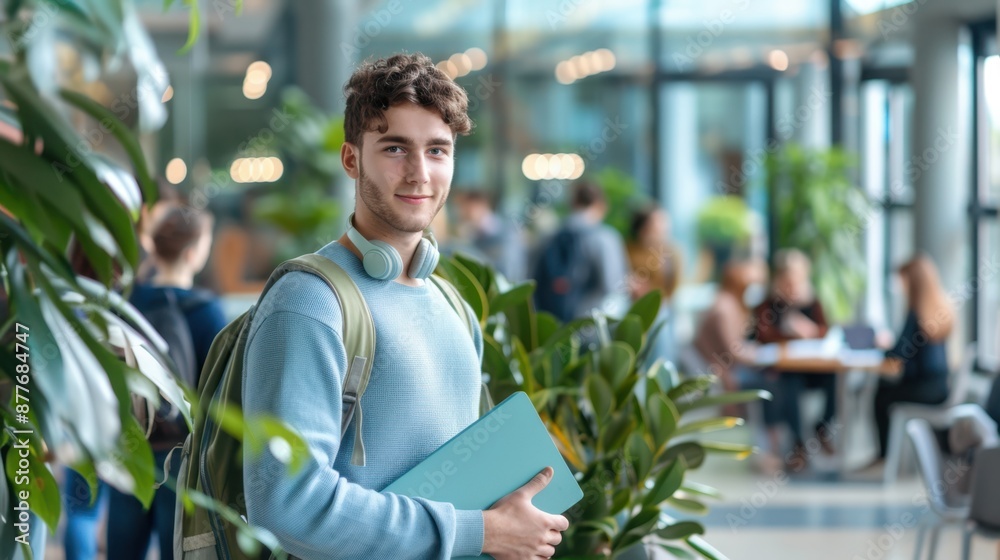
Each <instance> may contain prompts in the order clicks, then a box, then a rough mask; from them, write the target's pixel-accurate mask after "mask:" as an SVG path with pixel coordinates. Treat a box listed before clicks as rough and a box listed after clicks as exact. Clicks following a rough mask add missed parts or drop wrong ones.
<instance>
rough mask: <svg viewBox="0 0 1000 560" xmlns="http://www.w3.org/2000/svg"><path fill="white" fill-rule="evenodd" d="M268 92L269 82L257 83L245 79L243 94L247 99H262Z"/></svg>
mask: <svg viewBox="0 0 1000 560" xmlns="http://www.w3.org/2000/svg"><path fill="white" fill-rule="evenodd" d="M266 92H267V82H263V83H255V82H251V81H248V80H244V81H243V95H244V96H246V98H247V99H260V98H261V97H264V93H266Z"/></svg>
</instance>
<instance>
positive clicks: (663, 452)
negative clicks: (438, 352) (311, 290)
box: [439, 255, 770, 558]
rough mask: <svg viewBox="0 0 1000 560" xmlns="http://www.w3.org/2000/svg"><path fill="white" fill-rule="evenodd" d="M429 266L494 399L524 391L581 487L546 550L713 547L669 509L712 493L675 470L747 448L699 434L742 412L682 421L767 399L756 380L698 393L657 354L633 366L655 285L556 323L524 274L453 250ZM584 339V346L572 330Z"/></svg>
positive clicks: (603, 552)
mask: <svg viewBox="0 0 1000 560" xmlns="http://www.w3.org/2000/svg"><path fill="white" fill-rule="evenodd" d="M439 271H441V272H442V273H443V274H445V275H446V276H447V277H448V278H449V279H450V280H451V281H452V282H453V283H454V284H455V285H456V286H457V287H458V289H459V291H460V292H461V293H462V295H463V297H465V299H466V301H468V302H469V305H470V306H471V307H472V309H473V310H474V311H475V313H476V314H477V315H478V317H479V319H480V323H481V325H482V326H483V340H484V349H483V370H484V372H486V373H487V374H488V376H489V387H490V392H491V394H492V396H493V398H494V400H497V401H499V400H502V399H504V398H506V397H507V396H509V395H510V394H511V393H513V392H515V391H524V392H525V393H527V394H528V396H529V397H530V398H531V400H532V402H533V403H534V405H535V408H536V409H537V410H538V412H539V414H540V415H541V416H542V418H543V420H544V421H545V423H546V425H547V426H548V429H549V432H550V434H551V435H552V437H553V440H554V441H555V442H556V445H557V447H558V448H559V450H560V452H561V453H562V455H563V457H564V458H565V459H566V462H567V463H568V464H569V466H570V467H571V469H572V470H573V471H575V473H576V474H577V477H578V480H579V482H580V485H581V486H582V487H583V489H584V498H583V500H582V501H581V502H580V503H579V504H578V505H577V506H574V508H572V509H571V510H570V511H569V512H568V513H567V516H568V517H569V519H570V529H569V530H568V531H567V532H566V534H565V537H564V540H563V543H562V544H561V545H560V546H559V548H558V549H557V557H572V558H616V557H620V556H622V555H623V554H627V553H629V552H630V551H634V548H635V547H636V546H638V545H640V543H641V541H642V539H643V538H645V537H647V536H649V535H656V536H657V537H659V539H658V540H657V545H658V546H661V547H663V548H664V549H665V550H667V551H668V552H671V553H672V554H674V555H675V556H678V557H682V558H686V557H691V552H690V550H694V551H695V552H697V553H699V554H701V555H702V556H704V557H706V558H722V555H721V554H719V553H718V552H717V551H715V550H714V549H713V548H712V547H711V546H710V545H708V544H707V543H706V542H705V541H703V540H701V538H700V537H699V535H701V534H702V533H704V527H703V526H702V525H701V524H700V523H698V522H695V521H676V520H674V519H673V518H672V517H671V516H670V512H671V511H673V512H678V511H679V512H693V513H704V512H705V511H706V506H705V505H704V504H703V503H702V500H703V499H704V498H713V497H717V495H718V494H717V493H716V492H715V491H714V490H713V489H711V488H707V487H705V486H703V485H700V484H697V483H694V482H692V481H688V480H685V479H686V473H687V472H688V471H691V470H695V469H697V468H698V467H700V466H701V465H702V463H703V462H704V461H705V457H706V454H707V453H723V454H727V455H731V456H735V457H738V458H742V457H745V456H747V455H748V454H749V453H751V452H752V448H751V447H749V446H745V445H738V444H730V443H721V442H709V441H702V440H701V439H699V437H698V436H699V435H700V434H702V433H705V432H711V431H716V430H725V429H728V428H731V427H733V426H736V425H738V424H741V423H742V419H740V418H735V417H724V418H704V419H700V420H695V421H687V422H685V421H684V420H685V415H686V414H688V413H690V412H692V411H695V410H698V409H704V408H706V407H713V406H718V405H722V404H727V403H739V402H748V401H751V400H756V399H758V398H769V396H770V395H769V394H768V393H766V392H764V391H746V392H739V393H729V394H723V395H717V396H709V395H708V390H709V388H710V387H711V386H712V384H713V383H714V382H715V379H714V378H712V377H709V376H703V377H696V378H691V379H686V380H681V378H680V376H679V375H678V374H677V372H676V370H675V369H674V368H673V367H672V366H671V365H670V364H667V363H664V362H662V361H657V362H656V363H655V364H654V365H653V366H652V367H650V368H649V369H648V370H641V369H638V368H639V366H637V364H642V363H644V362H645V358H646V354H647V353H648V352H649V348H650V347H649V346H648V345H647V341H648V340H650V339H651V338H652V336H650V335H651V334H653V333H651V329H652V326H653V322H654V320H655V318H656V314H657V310H658V309H659V306H660V295H659V292H655V291H654V292H651V293H650V294H648V295H647V296H645V297H644V298H642V299H640V300H639V301H637V302H636V303H635V304H634V305H633V306H632V308H631V309H630V310H629V311H628V313H626V314H625V316H624V317H623V318H621V319H616V318H611V317H606V316H603V315H595V317H594V318H593V319H581V320H577V321H573V322H571V323H568V324H565V325H560V324H559V323H558V322H557V320H556V319H555V318H554V317H553V316H552V315H550V314H548V313H544V312H536V311H535V309H534V306H533V303H532V298H531V295H532V293H533V292H534V283H533V282H525V283H521V284H517V285H514V286H510V285H509V284H508V283H507V282H506V280H505V279H504V278H503V277H502V276H499V275H497V274H496V273H495V272H494V271H493V270H492V269H490V268H489V267H488V266H485V265H483V264H481V263H479V262H477V261H474V260H472V259H469V258H466V257H464V256H461V255H457V256H455V257H453V258H451V259H445V260H442V262H441V264H440V268H439ZM592 339H596V340H597V342H596V343H594V344H591V345H588V346H585V345H584V343H583V341H586V340H592Z"/></svg>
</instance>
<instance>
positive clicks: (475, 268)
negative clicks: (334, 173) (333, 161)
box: [337, 127, 496, 293]
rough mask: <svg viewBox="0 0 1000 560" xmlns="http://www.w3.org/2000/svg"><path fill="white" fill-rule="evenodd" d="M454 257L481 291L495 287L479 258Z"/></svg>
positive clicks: (486, 267) (491, 272) (491, 271)
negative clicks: (474, 279) (472, 277)
mask: <svg viewBox="0 0 1000 560" xmlns="http://www.w3.org/2000/svg"><path fill="white" fill-rule="evenodd" d="M341 128H343V127H341ZM337 146H338V147H337V151H338V152H339V151H340V147H339V146H340V144H337ZM337 165H340V161H339V160H338V161H337ZM454 259H455V261H456V262H458V263H459V264H461V265H462V266H464V267H465V268H467V269H468V270H469V272H471V273H472V276H474V277H475V278H476V281H477V282H479V285H480V286H481V287H482V288H483V292H486V293H489V292H490V291H492V290H495V289H496V286H495V285H494V284H495V282H494V271H493V269H492V268H490V267H488V266H486V265H485V264H483V263H482V262H481V261H479V260H476V259H474V258H472V257H470V256H468V255H464V254H462V253H461V252H459V253H456V254H455V256H454Z"/></svg>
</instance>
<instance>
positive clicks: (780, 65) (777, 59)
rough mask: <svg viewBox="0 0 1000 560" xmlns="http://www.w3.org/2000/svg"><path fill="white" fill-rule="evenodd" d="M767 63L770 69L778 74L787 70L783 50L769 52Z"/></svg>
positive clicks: (785, 55)
mask: <svg viewBox="0 0 1000 560" xmlns="http://www.w3.org/2000/svg"><path fill="white" fill-rule="evenodd" d="M767 62H768V64H770V65H771V68H774V69H775V70H777V71H779V72H784V71H785V70H788V55H787V54H785V51H783V50H779V49H775V50H773V51H771V54H769V55H768V56H767Z"/></svg>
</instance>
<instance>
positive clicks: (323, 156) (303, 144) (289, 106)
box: [254, 87, 344, 262]
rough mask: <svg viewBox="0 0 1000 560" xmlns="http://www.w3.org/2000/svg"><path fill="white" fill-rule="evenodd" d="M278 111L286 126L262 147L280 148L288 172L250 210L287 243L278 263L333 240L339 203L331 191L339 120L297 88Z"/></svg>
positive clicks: (290, 90) (339, 141)
mask: <svg viewBox="0 0 1000 560" xmlns="http://www.w3.org/2000/svg"><path fill="white" fill-rule="evenodd" d="M281 110H282V113H283V114H286V115H288V116H289V120H290V122H289V124H288V126H285V127H283V128H282V129H281V130H277V131H275V140H274V142H273V145H272V146H263V147H262V148H261V149H263V150H265V151H269V150H275V149H277V150H280V151H281V152H282V153H283V154H284V156H285V157H284V160H285V161H286V162H287V165H288V167H289V168H290V169H291V170H292V172H291V173H289V174H286V175H285V176H284V177H283V178H282V179H281V180H280V181H279V182H278V183H276V184H275V185H274V187H273V188H272V189H271V191H270V192H269V193H268V194H266V195H265V196H263V197H261V198H260V199H259V200H258V201H257V203H256V205H255V207H254V216H255V217H256V218H257V219H259V220H262V221H264V222H268V223H270V224H272V225H274V226H275V227H277V228H278V229H279V230H280V231H281V232H283V233H284V234H286V235H287V236H288V237H289V241H290V242H287V243H282V251H281V254H279V255H278V258H279V262H281V261H284V260H287V259H289V258H292V257H296V256H298V255H301V254H303V253H310V252H312V251H315V250H316V249H318V248H319V247H321V246H322V245H324V244H325V243H326V242H327V241H329V240H330V239H332V238H333V237H336V236H335V235H334V232H332V231H329V228H330V227H331V225H332V224H335V223H336V222H337V218H338V216H340V204H338V202H337V200H336V198H335V197H333V196H331V192H330V189H331V187H332V185H333V184H334V183H335V182H336V180H337V179H338V178H340V177H341V175H342V174H343V171H342V169H341V165H340V146H341V144H343V143H344V119H343V118H337V117H331V116H329V115H326V114H324V113H323V112H322V111H320V110H319V109H318V108H316V107H315V106H314V105H313V104H312V102H311V101H310V100H309V97H308V96H307V95H306V94H305V93H304V92H303V91H302V90H300V89H298V88H294V87H291V88H288V89H286V90H285V91H284V93H283V95H282V107H281ZM260 155H265V154H260Z"/></svg>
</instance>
